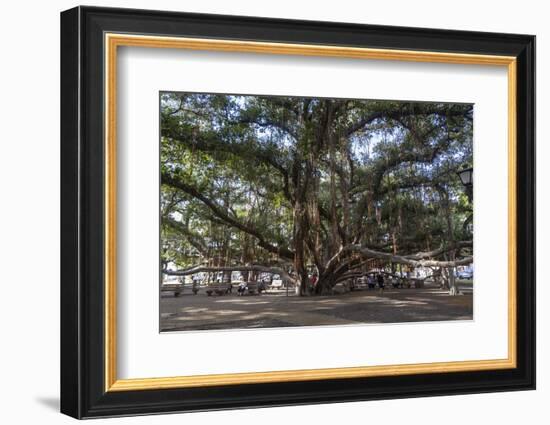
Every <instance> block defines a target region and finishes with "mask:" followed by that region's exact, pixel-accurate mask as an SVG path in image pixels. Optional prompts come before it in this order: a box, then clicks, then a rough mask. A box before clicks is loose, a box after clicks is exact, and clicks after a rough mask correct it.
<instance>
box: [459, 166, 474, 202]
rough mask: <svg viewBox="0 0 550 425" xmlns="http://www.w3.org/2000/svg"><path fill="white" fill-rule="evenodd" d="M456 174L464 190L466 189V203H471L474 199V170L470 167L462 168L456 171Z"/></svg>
mask: <svg viewBox="0 0 550 425" xmlns="http://www.w3.org/2000/svg"><path fill="white" fill-rule="evenodd" d="M456 174H458V177H459V178H460V181H461V182H462V184H463V185H464V188H465V189H466V195H467V196H468V201H470V203H471V202H472V199H473V197H474V191H473V188H474V169H473V168H472V167H470V168H464V169H462V170H460V171H458V172H457V173H456Z"/></svg>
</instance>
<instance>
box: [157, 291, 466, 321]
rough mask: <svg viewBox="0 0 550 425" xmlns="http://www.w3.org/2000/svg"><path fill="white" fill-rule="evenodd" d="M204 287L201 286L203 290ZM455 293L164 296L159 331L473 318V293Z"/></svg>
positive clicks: (368, 292) (374, 292)
mask: <svg viewBox="0 0 550 425" xmlns="http://www.w3.org/2000/svg"><path fill="white" fill-rule="evenodd" d="M201 292H202V291H201ZM467 292H469V293H466V295H461V296H456V297H451V296H449V295H448V294H447V292H445V291H441V290H439V289H435V288H429V287H427V288H423V289H390V290H385V291H384V292H380V291H379V290H363V291H355V292H350V293H347V294H342V295H332V296H310V297H298V296H285V294H284V292H279V293H267V294H266V293H264V294H262V295H255V296H254V295H246V296H242V297H239V296H237V295H236V294H228V295H223V296H211V297H208V296H207V295H206V294H204V293H199V294H198V295H191V294H183V295H181V296H179V297H177V298H175V297H174V296H173V295H172V294H170V293H169V294H163V295H162V297H161V301H160V303H161V305H160V307H161V330H162V331H186V330H206V329H243V328H244V329H246V328H271V327H288V326H315V325H317V326H319V325H346V324H357V323H400V322H422V321H443V320H471V319H472V318H473V296H472V293H471V290H470V291H467Z"/></svg>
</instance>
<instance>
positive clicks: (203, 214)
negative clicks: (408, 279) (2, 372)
mask: <svg viewBox="0 0 550 425" xmlns="http://www.w3.org/2000/svg"><path fill="white" fill-rule="evenodd" d="M160 103H161V104H160V107H161V232H162V233H161V239H162V260H163V262H164V264H168V263H173V264H175V265H176V266H177V268H178V269H183V270H184V271H183V272H182V273H186V270H187V271H192V270H198V267H201V270H205V269H206V268H208V270H216V269H218V270H227V269H228V268H229V269H233V270H248V269H250V267H252V268H253V267H256V268H257V269H258V270H267V271H270V270H271V271H273V272H277V273H279V274H284V275H285V277H286V278H287V279H291V280H293V281H295V282H296V283H298V284H299V285H300V286H301V287H302V288H304V285H305V282H306V281H307V276H308V270H311V269H312V268H313V269H314V270H315V272H316V273H318V274H319V285H318V286H317V287H318V288H319V289H318V291H319V292H322V291H324V290H327V288H331V287H332V286H333V285H334V284H336V283H337V282H338V281H339V280H341V279H342V278H345V277H346V275H348V274H349V273H351V272H352V271H353V270H354V269H358V268H361V267H364V266H365V264H367V263H368V261H369V260H372V259H379V260H382V261H385V262H387V263H391V264H405V265H408V266H411V267H415V266H431V267H443V268H448V267H454V266H456V265H459V264H468V263H471V262H472V259H471V252H472V251H471V248H472V242H471V240H472V230H471V228H470V227H468V226H465V223H466V222H467V221H468V218H469V217H471V214H472V207H471V204H470V203H469V202H468V199H467V197H466V194H465V192H464V188H463V187H462V185H461V183H460V181H459V179H458V177H457V175H456V172H457V171H458V170H459V169H461V168H462V167H464V166H467V165H470V166H471V165H472V156H473V146H472V128H473V105H470V104H449V103H420V102H403V101H381V100H356V99H326V98H304V97H273V96H250V95H247V96H245V95H220V94H191V93H162V94H161V97H160ZM247 267H248V269H247ZM250 270H251V269H250Z"/></svg>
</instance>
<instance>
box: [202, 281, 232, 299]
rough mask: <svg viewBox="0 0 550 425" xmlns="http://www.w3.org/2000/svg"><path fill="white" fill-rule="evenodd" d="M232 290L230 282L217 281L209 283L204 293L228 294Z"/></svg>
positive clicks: (209, 294)
mask: <svg viewBox="0 0 550 425" xmlns="http://www.w3.org/2000/svg"><path fill="white" fill-rule="evenodd" d="M232 291H233V285H232V284H230V283H218V284H214V285H209V286H207V287H206V289H205V292H206V295H208V296H211V295H214V294H215V295H225V294H230V293H231V292H232Z"/></svg>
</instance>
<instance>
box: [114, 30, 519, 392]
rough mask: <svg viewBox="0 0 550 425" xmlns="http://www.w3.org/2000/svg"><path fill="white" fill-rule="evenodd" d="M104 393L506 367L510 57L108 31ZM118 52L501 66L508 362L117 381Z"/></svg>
mask: <svg viewBox="0 0 550 425" xmlns="http://www.w3.org/2000/svg"><path fill="white" fill-rule="evenodd" d="M104 43H105V44H104V46H105V82H106V83H105V88H104V89H105V117H104V118H105V135H104V136H105V140H104V143H105V283H104V284H105V330H104V331H105V376H104V378H105V391H135V390H150V389H167V388H182V387H203V386H214V385H237V384H252V383H268V382H285V381H311V380H320V379H337V378H357V377H374V376H390V375H410V374H417V373H447V372H462V371H482V370H496V369H510V368H515V367H516V365H517V357H516V354H517V353H516V337H517V335H516V331H517V322H516V302H517V300H516V285H517V280H516V278H517V276H516V253H517V243H516V242H517V234H516V202H517V196H516V143H517V142H516V136H517V135H516V85H517V75H516V58H515V57H513V56H493V55H477V54H461V53H440V52H424V51H410V50H392V49H370V48H358V47H340V46H328V45H307V44H285V43H267V42H255V41H235V40H212V39H197V38H179V37H159V36H148V35H128V34H115V33H106V34H105V40H104ZM119 46H131V47H149V48H169V49H189V50H209V51H228V52H241V53H243V52H245V53H263V54H281V55H302V56H324V57H341V58H355V59H376V60H398V61H405V62H433V63H450V64H468V65H492V66H503V67H506V68H507V72H508V357H507V358H506V359H495V360H470V361H454V362H436V363H418V364H398V365H381V366H362V367H343V368H326V369H304V370H288V371H271V372H247V373H230V374H214V375H192V376H175V377H163V378H159V377H151V378H137V379H136V378H132V379H118V378H117V372H116V362H117V350H116V347H117V338H116V335H117V325H116V265H117V256H116V246H117V243H116V233H117V229H116V208H117V204H116V199H117V198H116V187H117V181H116V163H117V159H116V135H117V133H116V127H117V125H116V123H117V119H116V116H117V115H116V114H117V111H116V106H117V103H116V101H117V48H118V47H119Z"/></svg>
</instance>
